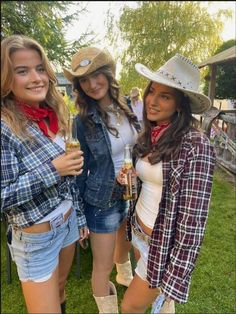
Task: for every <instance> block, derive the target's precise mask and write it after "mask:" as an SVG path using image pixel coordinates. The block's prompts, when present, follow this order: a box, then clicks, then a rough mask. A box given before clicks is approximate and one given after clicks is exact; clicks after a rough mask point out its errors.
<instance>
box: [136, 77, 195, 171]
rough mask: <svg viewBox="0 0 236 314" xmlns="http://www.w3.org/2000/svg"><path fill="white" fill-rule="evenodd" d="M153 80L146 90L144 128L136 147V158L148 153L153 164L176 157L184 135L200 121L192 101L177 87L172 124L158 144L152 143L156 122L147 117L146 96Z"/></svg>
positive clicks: (144, 97)
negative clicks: (192, 107) (196, 116)
mask: <svg viewBox="0 0 236 314" xmlns="http://www.w3.org/2000/svg"><path fill="white" fill-rule="evenodd" d="M152 83H153V82H152V81H151V82H150V83H149V84H148V86H147V87H146V89H145V91H144V95H143V103H144V112H143V122H144V129H143V131H142V132H141V134H140V135H139V137H138V140H137V144H136V145H135V147H134V151H133V153H134V158H137V157H140V158H142V157H145V156H147V155H148V154H150V153H151V154H150V156H149V157H148V160H149V162H150V163H151V164H152V165H153V164H156V163H158V162H159V161H161V160H164V159H167V160H168V159H170V158H172V157H173V158H175V157H176V156H177V155H178V152H179V149H180V145H181V141H182V138H183V135H184V134H185V133H187V132H188V131H189V129H191V128H197V127H198V121H197V119H195V118H194V117H193V116H192V113H191V108H190V101H189V98H188V97H187V96H185V95H184V93H182V92H181V91H179V90H177V89H175V91H176V99H177V111H176V112H175V114H174V115H173V116H172V119H171V125H170V127H169V128H168V129H166V131H165V133H164V136H163V135H162V136H161V137H160V138H159V140H158V142H157V144H156V145H154V146H153V145H152V143H151V129H152V128H153V127H154V126H156V123H155V122H152V121H149V120H148V119H147V113H146V110H145V108H146V102H145V100H146V97H147V95H148V93H149V90H150V87H151V85H152Z"/></svg>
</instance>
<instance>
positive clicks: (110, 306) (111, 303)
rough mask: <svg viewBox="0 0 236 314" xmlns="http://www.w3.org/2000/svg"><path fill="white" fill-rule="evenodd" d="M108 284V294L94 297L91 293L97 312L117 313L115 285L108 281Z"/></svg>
mask: <svg viewBox="0 0 236 314" xmlns="http://www.w3.org/2000/svg"><path fill="white" fill-rule="evenodd" d="M109 284H110V295H107V296H105V297H95V295H93V297H94V299H95V301H96V303H97V307H98V310H99V314H103V313H104V314H118V304H117V293H116V287H115V285H114V284H113V283H112V282H111V281H109Z"/></svg>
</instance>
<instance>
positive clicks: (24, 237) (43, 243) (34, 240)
mask: <svg viewBox="0 0 236 314" xmlns="http://www.w3.org/2000/svg"><path fill="white" fill-rule="evenodd" d="M14 238H15V240H16V242H15V243H14V244H15V245H17V242H18V243H21V245H23V246H24V251H25V252H33V251H37V250H41V249H45V248H47V247H50V246H51V245H53V243H54V242H55V239H56V231H54V230H50V231H47V232H43V233H28V232H23V231H16V232H15V237H14Z"/></svg>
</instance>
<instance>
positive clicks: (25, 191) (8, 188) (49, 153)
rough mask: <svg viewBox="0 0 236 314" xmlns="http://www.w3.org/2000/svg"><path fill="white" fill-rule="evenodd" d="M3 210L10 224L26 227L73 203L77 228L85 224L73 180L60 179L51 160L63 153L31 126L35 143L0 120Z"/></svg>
mask: <svg viewBox="0 0 236 314" xmlns="http://www.w3.org/2000/svg"><path fill="white" fill-rule="evenodd" d="M1 130H2V132H1V133H2V138H1V200H2V202H1V211H3V212H4V213H5V214H6V215H7V218H8V223H9V224H12V225H14V226H17V227H18V228H25V227H29V226H31V225H33V224H34V223H35V222H37V221H39V220H41V219H42V218H43V217H45V216H46V215H47V214H49V213H50V212H51V211H52V210H53V209H55V208H56V207H57V206H58V205H59V204H60V203H61V202H62V201H63V200H72V202H73V207H74V208H75V210H76V213H77V219H78V227H79V228H82V227H84V226H85V225H86V220H85V216H84V213H83V207H81V204H82V203H81V199H80V197H79V190H78V188H76V185H75V178H74V177H69V176H68V177H61V176H60V175H59V173H58V172H57V171H56V169H55V168H54V166H53V165H52V163H51V161H52V160H53V159H55V158H56V157H57V156H59V155H61V154H62V153H63V152H64V151H63V149H62V148H61V147H60V146H59V145H58V144H56V143H54V142H52V141H51V140H50V139H49V138H47V137H46V136H44V135H43V134H42V132H41V131H40V130H39V129H37V128H36V127H34V126H32V125H30V126H29V131H30V133H31V134H32V135H33V136H34V138H35V139H36V140H34V141H33V142H32V141H31V142H30V141H28V140H22V139H19V138H18V137H16V135H15V134H13V133H12V132H11V130H10V129H9V127H8V126H7V125H6V123H5V122H3V121H1Z"/></svg>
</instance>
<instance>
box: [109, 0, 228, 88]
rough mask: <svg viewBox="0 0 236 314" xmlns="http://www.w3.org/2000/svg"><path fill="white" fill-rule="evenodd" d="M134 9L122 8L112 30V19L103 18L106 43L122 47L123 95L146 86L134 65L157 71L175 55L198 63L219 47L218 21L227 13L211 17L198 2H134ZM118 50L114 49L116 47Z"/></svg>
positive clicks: (220, 22) (226, 11)
mask: <svg viewBox="0 0 236 314" xmlns="http://www.w3.org/2000/svg"><path fill="white" fill-rule="evenodd" d="M136 3H137V8H130V7H127V6H125V7H124V8H123V10H122V14H121V17H120V19H119V21H118V23H117V25H116V27H117V31H116V30H115V26H114V16H112V14H111V13H110V14H109V15H108V18H107V28H108V39H109V40H110V42H111V44H112V45H114V46H115V47H117V43H119V42H121V43H122V45H123V46H124V47H125V49H124V51H123V53H122V54H121V64H122V66H123V67H122V71H121V74H120V83H121V85H122V87H123V89H124V92H125V93H127V92H128V91H129V90H130V89H131V87H132V86H139V87H141V88H143V87H144V86H145V85H146V84H147V82H146V80H145V79H143V78H142V77H140V76H139V75H138V74H137V73H136V71H135V69H134V65H135V63H143V64H145V65H147V66H148V67H150V68H151V69H153V70H156V69H157V68H159V67H160V66H161V65H162V64H163V63H165V62H166V61H167V60H168V59H169V58H171V57H172V56H173V55H174V54H175V53H177V52H178V53H180V54H183V55H184V56H186V57H189V58H190V59H191V60H192V61H193V62H195V63H200V62H201V61H202V60H204V59H206V58H207V57H209V56H210V55H211V54H212V52H213V51H215V49H216V47H218V46H219V44H220V43H221V38H220V33H221V32H222V30H223V21H222V17H224V16H230V11H229V10H219V11H218V13H217V15H216V16H215V17H211V16H210V14H209V13H208V11H207V9H206V8H204V7H202V5H201V3H200V1H137V2H136ZM117 48H118V47H117Z"/></svg>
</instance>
